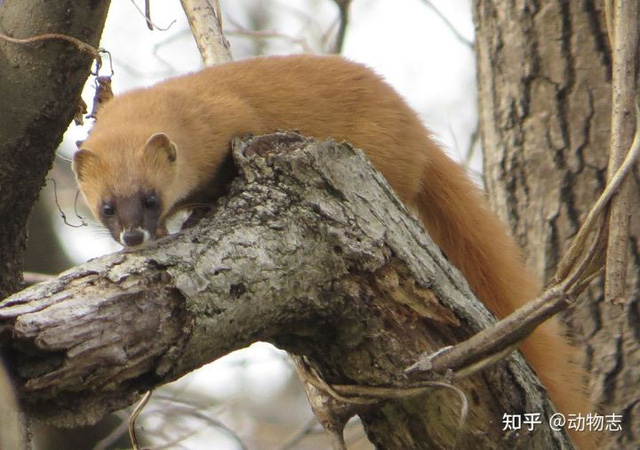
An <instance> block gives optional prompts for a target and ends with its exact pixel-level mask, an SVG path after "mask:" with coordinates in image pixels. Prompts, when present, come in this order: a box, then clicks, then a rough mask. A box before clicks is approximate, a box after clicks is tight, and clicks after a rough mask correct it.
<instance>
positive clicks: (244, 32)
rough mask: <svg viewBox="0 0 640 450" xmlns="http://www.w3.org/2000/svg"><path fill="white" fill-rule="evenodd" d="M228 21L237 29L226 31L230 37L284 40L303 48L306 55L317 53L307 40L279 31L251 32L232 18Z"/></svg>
mask: <svg viewBox="0 0 640 450" xmlns="http://www.w3.org/2000/svg"><path fill="white" fill-rule="evenodd" d="M227 20H228V21H229V23H230V24H231V25H232V26H233V27H234V28H235V30H227V31H226V33H227V34H228V35H229V36H245V37H248V38H258V39H274V38H275V39H282V40H285V41H288V42H291V43H293V44H297V45H299V46H300V47H302V50H303V51H304V52H305V53H310V54H314V53H316V52H315V51H314V50H313V48H311V45H309V43H308V42H307V40H306V39H304V38H302V37H299V38H298V37H294V36H289V35H287V34H284V33H280V32H277V31H269V30H249V29H247V28H245V27H243V26H242V25H240V24H239V23H238V22H236V21H235V20H233V19H232V18H231V17H229V18H227Z"/></svg>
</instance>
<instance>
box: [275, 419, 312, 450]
mask: <svg viewBox="0 0 640 450" xmlns="http://www.w3.org/2000/svg"><path fill="white" fill-rule="evenodd" d="M316 425H318V419H316V417H315V416H313V417H311V418H310V419H309V420H307V421H306V422H305V423H304V424H303V425H302V426H301V427H300V429H298V430H296V432H295V433H294V434H293V435H291V436H290V437H288V438H287V439H286V440H285V441H284V444H282V446H280V447H279V448H278V450H289V449H292V448H294V446H295V445H297V444H298V442H300V441H301V440H302V439H303V438H304V437H305V436H307V435H308V434H310V433H311V431H313V428H314V427H315V426H316Z"/></svg>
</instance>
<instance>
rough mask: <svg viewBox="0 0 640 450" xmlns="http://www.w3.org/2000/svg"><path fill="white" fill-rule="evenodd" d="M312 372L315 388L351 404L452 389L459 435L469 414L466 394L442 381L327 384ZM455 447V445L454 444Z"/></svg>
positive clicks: (309, 368) (311, 379)
mask: <svg viewBox="0 0 640 450" xmlns="http://www.w3.org/2000/svg"><path fill="white" fill-rule="evenodd" d="M306 369H307V370H311V372H312V373H313V374H314V376H313V377H309V378H308V379H307V380H308V381H309V382H310V383H311V384H313V386H314V387H316V388H317V389H319V390H321V391H323V392H325V393H326V394H327V395H329V396H331V397H333V398H334V399H336V400H338V401H341V402H344V403H353V404H364V402H365V401H366V402H369V403H376V402H377V401H379V400H397V399H403V398H407V397H415V396H418V395H422V394H425V393H427V392H431V391H433V389H434V388H444V389H449V390H452V391H454V392H455V393H456V394H457V395H458V397H459V398H460V418H459V421H458V431H459V435H460V434H462V431H463V430H464V427H465V426H466V422H467V418H468V416H469V401H468V400H467V396H466V394H465V393H464V392H463V391H462V390H461V389H460V388H458V387H456V386H454V385H452V384H451V383H449V382H444V381H419V382H415V383H410V384H407V385H403V386H390V387H386V386H366V385H336V384H332V385H329V384H328V383H327V382H326V381H324V379H323V378H322V377H321V376H320V375H319V374H318V373H317V371H316V370H315V369H314V368H312V367H307V368H306ZM454 447H455V445H454Z"/></svg>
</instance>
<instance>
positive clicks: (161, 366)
mask: <svg viewBox="0 0 640 450" xmlns="http://www.w3.org/2000/svg"><path fill="white" fill-rule="evenodd" d="M234 159H235V161H236V164H237V165H238V167H239V169H240V173H241V175H240V176H239V177H238V178H237V179H236V180H235V181H234V182H233V184H232V186H231V189H230V192H229V194H228V196H226V197H225V198H223V199H221V200H220V201H219V203H218V205H217V208H216V211H215V212H214V213H213V215H212V216H211V217H209V218H206V219H203V221H202V222H201V223H200V224H199V225H198V226H196V227H194V228H191V229H188V230H185V231H183V232H181V233H178V234H177V235H173V236H170V237H168V238H165V239H162V240H159V241H156V242H154V243H152V244H150V245H149V246H148V247H146V248H144V249H141V250H139V251H136V252H120V253H117V254H113V255H109V256H105V257H103V258H99V259H96V260H93V261H90V262H88V263H86V264H84V265H82V266H79V267H77V268H74V269H72V270H70V271H67V272H66V273H64V274H62V275H61V276H60V277H59V278H57V279H55V280H52V281H50V282H46V283H42V284H40V285H36V286H34V287H32V288H30V289H28V290H25V291H23V292H20V293H18V294H15V295H14V296H12V297H10V298H8V299H7V300H5V301H4V302H3V303H2V304H0V337H1V338H2V344H3V347H4V349H5V351H4V353H5V355H6V358H7V365H8V366H9V367H11V368H12V370H13V373H14V375H15V376H16V379H17V381H18V388H19V395H20V398H21V401H22V404H23V405H24V407H25V409H26V411H27V413H28V414H29V415H30V416H31V417H34V418H37V419H40V420H46V421H48V422H50V423H53V424H56V425H62V426H70V427H72V426H77V425H80V424H86V423H91V422H95V421H96V420H98V419H99V418H100V417H102V416H103V415H104V414H106V413H107V412H109V411H113V410H115V409H118V408H122V407H125V406H127V405H129V404H131V403H132V402H134V401H135V400H136V399H138V398H139V396H140V395H141V394H142V393H143V392H144V391H146V390H148V389H152V388H154V387H155V386H158V385H161V384H164V383H166V382H168V381H171V380H174V379H176V378H179V377H180V376H182V375H184V374H186V373H187V372H189V371H192V370H194V369H196V368H197V367H200V366H202V365H203V364H206V363H208V362H211V361H213V360H215V359H216V358H219V357H221V356H223V355H225V354H227V353H228V352H230V351H232V350H235V349H238V348H242V347H245V346H247V345H248V344H250V343H252V342H255V341H257V340H262V341H268V342H272V343H274V344H276V345H277V346H278V347H280V348H283V349H285V350H287V351H289V352H290V353H292V354H293V355H294V356H295V359H296V360H297V361H298V362H299V363H300V364H299V368H300V367H301V366H302V365H304V366H305V369H304V371H306V372H307V373H310V372H314V371H315V372H317V373H319V374H321V378H322V379H323V380H324V381H325V382H327V383H329V384H330V385H334V386H335V385H348V386H351V389H352V390H353V389H355V390H356V391H357V389H358V386H359V387H360V388H362V387H363V386H376V387H396V388H398V389H401V388H402V387H404V386H409V385H411V383H412V382H415V381H418V379H419V378H418V377H422V379H423V380H424V379H425V378H426V375H425V374H422V375H412V376H409V375H407V374H406V373H405V371H404V369H405V368H407V367H409V366H411V365H412V364H413V363H414V362H415V361H416V360H417V359H418V356H419V355H420V354H421V353H423V352H425V351H435V350H437V349H439V348H441V347H443V346H445V345H449V344H452V343H455V342H458V341H460V340H463V339H465V338H467V337H469V336H470V335H471V334H473V333H475V332H477V331H478V330H480V329H482V328H485V327H486V326H488V325H490V324H491V322H492V318H491V316H490V314H489V313H488V312H487V311H486V310H485V309H484V307H483V306H482V305H481V304H480V303H478V302H477V300H475V299H474V298H473V295H472V294H471V292H470V291H469V288H468V286H467V284H466V282H465V281H464V280H463V279H462V278H461V276H460V274H459V273H458V272H457V270H455V269H454V268H453V267H452V266H451V265H450V264H449V263H448V261H447V260H446V258H444V257H443V255H442V253H441V252H440V251H439V249H438V248H437V247H436V246H435V244H433V242H432V241H431V240H430V239H429V238H428V236H427V235H426V234H425V233H424V231H423V229H422V227H421V226H420V224H419V222H418V221H417V220H416V219H415V218H413V217H412V216H411V215H410V214H409V213H408V211H407V210H406V209H405V207H404V206H403V205H402V203H401V202H400V201H399V200H398V199H397V197H395V195H394V193H393V191H392V189H391V188H390V187H389V186H388V184H387V183H386V181H385V180H384V178H383V177H382V176H381V175H379V174H378V173H377V172H375V171H374V169H373V167H372V166H371V165H370V163H369V162H368V161H367V160H366V159H365V157H364V155H363V153H362V152H360V151H356V150H354V149H352V148H351V147H350V146H349V145H347V144H340V145H337V144H335V143H333V142H323V143H316V142H313V141H310V140H308V139H306V138H303V137H301V136H299V135H296V134H276V135H267V136H262V137H256V138H252V139H250V140H248V141H237V142H235V143H234ZM416 378H418V379H416ZM438 379H440V380H441V379H442V377H438ZM455 384H456V385H457V386H458V387H459V388H460V389H461V390H462V391H463V392H465V394H466V396H467V398H468V401H469V407H470V412H469V416H468V418H467V420H466V422H465V425H464V427H463V428H462V429H460V428H459V426H458V424H459V419H460V406H461V402H460V399H459V397H458V395H457V394H456V393H455V392H452V391H450V390H449V389H433V390H430V391H429V392H427V393H422V394H421V395H416V394H413V395H407V396H405V397H399V398H395V399H387V400H384V401H379V402H377V403H375V404H373V405H353V404H344V403H342V402H336V401H335V399H334V398H331V397H329V396H328V395H327V394H326V393H325V392H319V391H318V389H316V388H314V387H313V386H310V385H307V391H308V392H309V393H310V394H311V401H312V404H313V405H314V407H315V408H316V412H318V413H319V415H320V416H321V417H320V419H321V420H322V421H323V423H324V424H325V425H326V426H327V427H328V428H330V429H331V428H333V429H337V430H339V429H340V426H341V423H342V420H343V419H344V417H346V416H351V415H353V414H356V413H357V414H359V415H360V417H361V419H362V421H363V423H364V426H365V429H366V431H367V434H368V437H369V439H370V440H371V441H372V442H373V443H374V444H375V445H376V446H377V447H378V448H387V449H407V448H412V449H422V448H425V449H426V448H450V447H451V446H452V445H453V444H454V442H457V443H458V445H459V447H458V448H489V449H490V448H495V449H499V448H509V447H512V446H514V447H518V448H547V449H552V448H571V446H570V444H569V442H568V440H567V438H566V436H565V435H564V434H560V433H555V434H554V433H551V432H550V431H549V428H548V427H537V428H536V429H535V432H534V433H532V434H529V433H520V434H514V433H507V432H504V431H502V415H503V413H504V412H505V411H515V410H518V411H519V410H526V411H541V412H542V413H543V415H542V420H543V421H544V420H547V419H548V417H549V415H550V414H552V413H553V410H552V409H551V407H550V405H549V403H548V402H547V400H546V398H545V394H544V390H543V389H541V388H540V386H539V384H538V382H537V380H536V379H535V378H534V376H533V374H532V372H531V371H530V370H529V368H528V367H527V366H526V364H524V362H523V359H522V358H521V357H520V356H519V354H517V355H514V356H512V357H509V358H507V359H506V360H504V361H502V362H500V363H498V364H497V365H495V366H493V367H492V368H489V369H488V370H486V371H484V372H482V373H479V374H476V375H473V376H470V377H468V378H464V379H462V380H460V381H456V382H455ZM354 386H356V387H354ZM320 391H321V390H320ZM341 392H342V391H341ZM343 395H346V394H343Z"/></svg>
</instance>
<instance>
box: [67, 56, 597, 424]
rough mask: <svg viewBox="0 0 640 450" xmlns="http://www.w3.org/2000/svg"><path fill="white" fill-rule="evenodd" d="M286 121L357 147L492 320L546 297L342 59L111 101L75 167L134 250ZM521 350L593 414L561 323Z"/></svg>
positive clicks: (423, 141)
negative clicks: (247, 146)
mask: <svg viewBox="0 0 640 450" xmlns="http://www.w3.org/2000/svg"><path fill="white" fill-rule="evenodd" d="M279 130H298V131H299V132H300V133H302V134H304V135H308V136H311V137H315V138H317V139H327V138H332V139H335V140H344V141H347V142H349V143H351V144H352V145H354V146H355V147H357V148H360V149H362V150H363V151H364V152H365V153H366V155H367V156H368V158H369V159H370V160H371V161H372V162H373V164H374V166H375V167H376V168H377V169H378V170H379V171H380V172H381V173H382V174H383V175H384V176H385V177H386V179H387V181H388V182H389V184H390V185H391V186H392V187H393V188H394V189H395V191H396V193H397V194H398V196H399V197H400V198H401V200H402V201H403V202H404V203H405V204H406V205H407V206H409V208H411V209H413V210H414V211H416V212H417V214H418V215H419V217H420V219H421V220H422V222H423V223H424V226H425V227H426V229H427V231H428V233H429V235H430V236H431V237H432V238H433V239H434V241H435V242H436V243H437V244H438V245H439V246H440V248H441V249H442V250H443V251H444V253H445V254H446V255H447V257H448V258H449V259H450V260H451V261H452V262H453V264H454V265H455V266H456V267H458V269H459V270H460V271H461V272H462V274H463V275H464V277H465V278H466V279H467V281H468V282H469V285H470V286H471V288H472V290H473V291H474V293H475V294H476V295H477V297H478V298H479V299H480V300H481V301H482V302H484V304H485V305H486V306H487V307H488V308H489V309H490V310H491V311H493V313H494V314H496V315H497V316H498V317H504V316H505V315H507V314H509V313H511V312H512V311H513V310H515V309H516V308H518V307H519V306H521V305H522V304H523V303H525V302H526V301H528V300H530V299H532V298H534V297H536V295H537V294H538V293H539V292H540V284H539V283H538V282H537V281H536V279H535V278H534V277H533V276H532V275H531V274H530V273H529V272H528V270H527V269H526V267H525V266H524V264H523V262H522V259H521V254H520V251H519V248H518V246H517V245H516V244H515V242H514V241H513V240H512V239H511V238H510V237H509V234H508V233H507V231H506V228H505V227H504V226H503V225H502V223H501V222H500V220H499V219H498V218H497V217H496V216H495V215H494V214H492V213H491V212H490V211H489V209H488V205H487V202H486V201H485V199H484V198H483V196H482V194H481V193H480V191H479V189H478V188H476V187H475V186H474V184H473V183H472V181H470V179H469V178H468V177H467V175H466V173H465V171H464V169H463V168H462V167H460V166H459V165H458V164H457V163H455V162H454V161H452V160H451V159H449V157H447V156H446V155H445V153H444V152H443V150H442V149H441V148H439V146H438V145H437V144H436V143H435V142H434V140H433V139H432V138H431V136H430V132H429V131H428V130H427V128H426V127H425V126H424V125H423V124H422V122H421V121H420V119H419V118H418V115H417V114H416V113H415V112H414V111H413V110H412V109H411V108H410V107H409V106H408V105H407V104H406V103H405V101H404V100H403V99H402V98H401V97H400V95H399V94H398V93H396V92H395V91H394V89H393V88H391V87H390V86H389V85H388V84H387V83H386V82H385V81H384V80H383V79H381V77H379V76H378V75H376V74H375V73H374V72H373V71H371V70H370V69H368V68H366V67H365V66H363V65H361V64H357V63H354V62H350V61H348V60H346V59H344V58H342V57H338V56H286V57H266V58H257V59H252V60H246V61H241V62H233V63H227V64H222V65H219V66H215V67H210V68H206V69H204V70H202V71H200V72H196V73H192V74H188V75H184V76H180V77H177V78H173V79H169V80H166V81H163V82H161V83H159V84H157V85H155V86H153V87H150V88H143V89H137V90H134V91H131V92H129V93H126V94H124V95H122V96H119V97H116V98H114V99H112V100H110V101H108V102H107V103H106V104H105V105H103V107H102V109H100V110H99V111H98V113H97V118H96V123H95V125H94V127H93V129H92V131H91V133H90V135H89V137H88V139H87V140H86V141H85V142H84V143H83V144H82V148H81V149H80V150H79V151H78V152H76V154H75V157H74V162H73V168H74V171H75V174H76V178H77V181H78V184H79V186H80V189H81V191H82V193H83V195H84V198H85V199H86V201H87V203H88V205H89V207H90V209H91V211H92V212H93V214H94V215H95V217H96V218H97V219H98V220H99V221H100V222H102V224H104V225H105V226H106V227H107V228H108V229H109V231H110V232H111V235H112V236H113V238H114V239H115V240H117V241H118V242H119V243H120V244H122V245H123V246H125V247H134V246H138V245H140V244H143V243H144V242H146V241H148V240H151V239H155V238H158V237H160V236H164V235H165V234H166V233H167V229H166V220H167V218H168V217H170V216H171V215H172V214H173V213H174V212H175V211H176V210H178V209H180V208H183V207H184V205H189V204H191V203H202V202H208V203H213V202H215V200H216V197H218V196H220V195H221V192H223V190H224V186H223V184H224V183H227V182H228V180H229V178H230V173H231V172H232V171H233V170H234V169H233V164H229V158H230V143H231V140H232V138H233V137H236V136H242V135H247V134H266V133H272V132H275V131H279ZM522 350H523V352H524V354H525V356H526V357H527V359H528V361H529V362H530V363H531V365H532V366H533V367H534V368H535V369H536V371H537V373H538V375H539V377H540V378H541V380H542V381H543V383H544V384H545V386H546V387H547V389H548V390H549V394H550V396H551V398H552V400H553V401H554V402H555V404H556V406H557V407H558V408H559V409H560V411H563V412H565V413H585V412H586V411H587V407H588V402H587V399H586V395H585V394H584V393H583V392H581V389H580V388H579V386H580V385H581V382H582V381H583V380H582V374H581V370H580V368H579V367H578V366H577V365H576V364H575V363H572V361H571V360H572V359H573V358H575V355H576V351H575V349H574V348H573V347H572V346H570V345H569V343H568V342H567V341H566V340H565V338H564V337H563V336H562V335H561V332H560V329H559V326H558V324H557V323H556V322H555V321H548V322H546V323H545V324H543V325H542V326H540V327H538V329H537V330H536V331H535V332H534V334H533V335H532V336H531V337H530V338H529V339H527V340H526V341H525V342H524V344H523V345H522ZM528 412H535V411H528Z"/></svg>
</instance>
